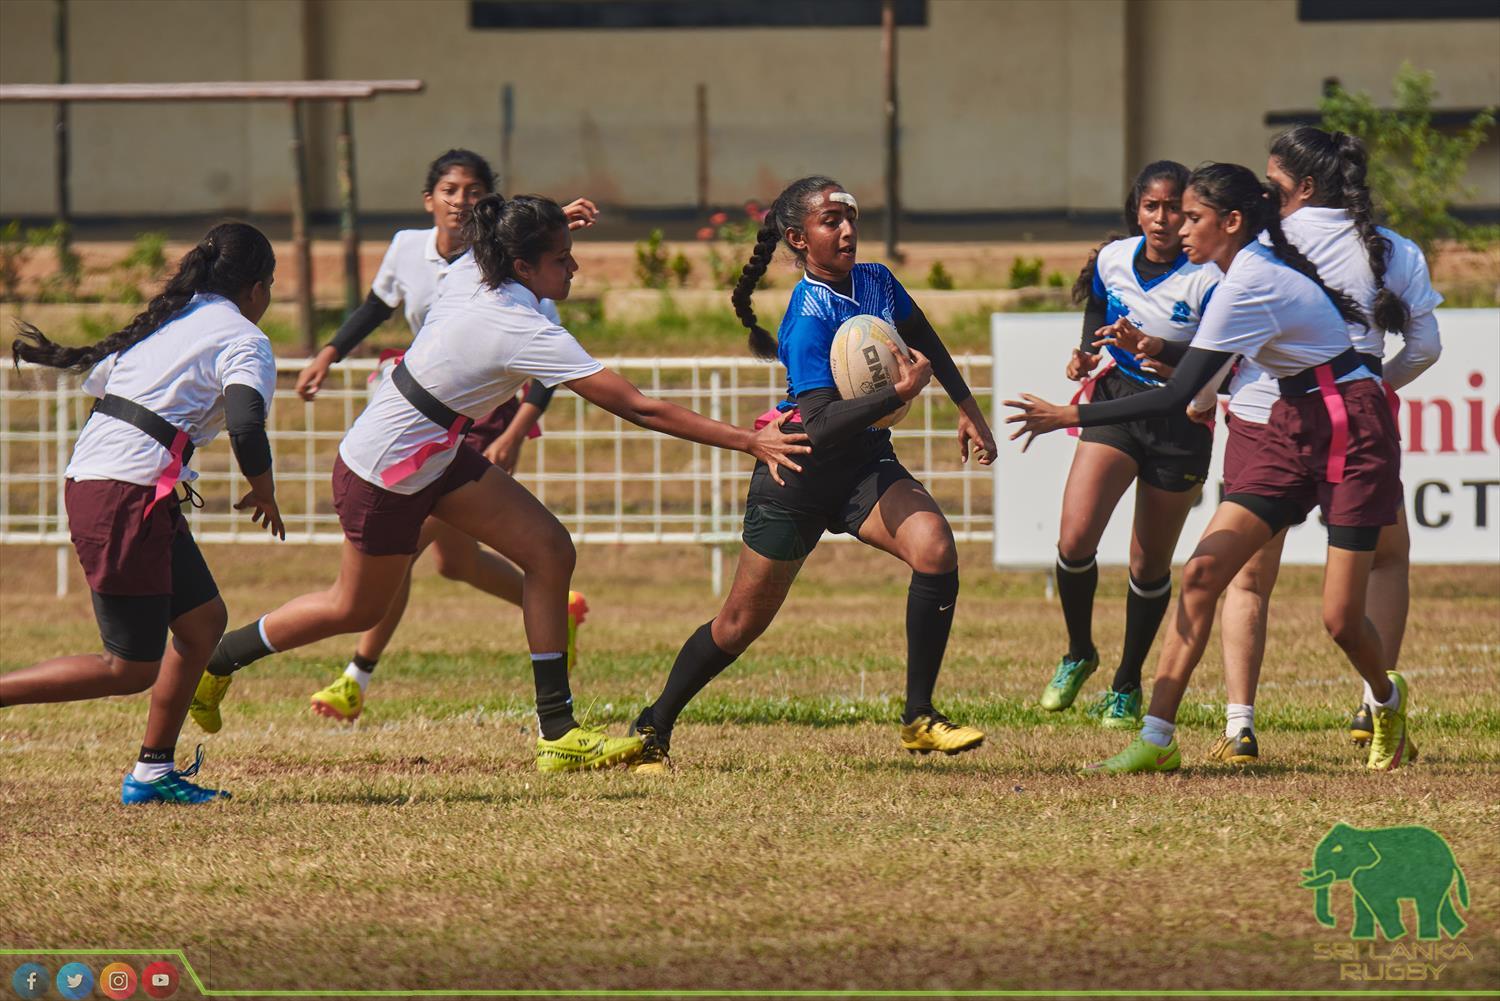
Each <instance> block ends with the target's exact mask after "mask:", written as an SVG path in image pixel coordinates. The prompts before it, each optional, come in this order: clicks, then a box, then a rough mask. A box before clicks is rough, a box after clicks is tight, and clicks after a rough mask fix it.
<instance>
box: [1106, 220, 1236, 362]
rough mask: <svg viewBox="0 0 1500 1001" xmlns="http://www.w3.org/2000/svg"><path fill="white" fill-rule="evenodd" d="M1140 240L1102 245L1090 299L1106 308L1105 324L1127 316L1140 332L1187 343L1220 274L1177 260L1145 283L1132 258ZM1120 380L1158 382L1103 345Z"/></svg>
mask: <svg viewBox="0 0 1500 1001" xmlns="http://www.w3.org/2000/svg"><path fill="white" fill-rule="evenodd" d="M1145 242H1146V238H1145V237H1144V236H1132V237H1129V238H1127V239H1124V240H1115V241H1114V242H1113V243H1108V244H1105V245H1104V246H1103V247H1101V248H1100V250H1099V255H1098V257H1096V258H1095V260H1094V295H1095V296H1096V297H1098V298H1099V299H1101V300H1103V302H1104V303H1105V306H1106V310H1105V318H1104V322H1105V323H1114V322H1115V321H1116V320H1118V319H1119V318H1120V317H1122V316H1123V317H1125V318H1126V319H1128V320H1130V322H1131V323H1133V324H1135V325H1136V326H1137V327H1139V328H1140V329H1141V332H1142V333H1146V334H1150V335H1151V336H1152V337H1160V338H1161V339H1162V340H1164V341H1190V340H1192V339H1193V334H1194V333H1196V332H1197V330H1198V322H1199V321H1200V320H1201V319H1203V311H1204V309H1206V308H1207V307H1208V300H1209V299H1210V297H1212V296H1213V293H1214V287H1215V286H1216V285H1218V283H1219V279H1221V278H1222V277H1224V276H1223V274H1222V273H1221V272H1220V271H1219V269H1218V268H1217V267H1216V266H1215V265H1213V264H1192V263H1190V262H1189V261H1188V259H1187V255H1186V254H1180V255H1178V258H1177V260H1175V261H1173V262H1172V265H1171V270H1169V271H1168V272H1167V273H1166V274H1164V275H1161V276H1160V277H1157V278H1151V279H1144V278H1142V277H1141V274H1140V272H1139V271H1137V270H1136V267H1135V260H1136V255H1137V254H1138V253H1139V252H1140V250H1141V247H1142V246H1143V245H1144V244H1145ZM1107 350H1108V351H1109V353H1110V355H1111V357H1113V358H1114V362H1115V366H1116V367H1117V368H1118V369H1119V370H1120V373H1121V374H1122V375H1126V376H1129V377H1130V378H1132V379H1134V380H1135V381H1137V382H1142V383H1145V384H1147V385H1150V386H1160V385H1161V384H1162V383H1161V381H1160V380H1158V379H1156V378H1154V377H1153V376H1150V375H1147V374H1146V373H1145V372H1143V371H1141V366H1140V363H1139V362H1137V361H1136V360H1135V356H1134V355H1132V354H1130V352H1128V351H1122V350H1120V349H1119V348H1117V347H1115V346H1114V345H1113V344H1111V345H1108V346H1107Z"/></svg>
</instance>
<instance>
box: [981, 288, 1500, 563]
mask: <svg viewBox="0 0 1500 1001" xmlns="http://www.w3.org/2000/svg"><path fill="white" fill-rule="evenodd" d="M1437 316H1438V326H1439V329H1440V330H1441V331H1442V338H1443V356H1442V358H1440V359H1439V360H1438V362H1437V364H1436V365H1434V366H1433V367H1432V368H1430V369H1428V370H1427V371H1426V372H1425V373H1423V374H1422V376H1421V377H1420V378H1418V379H1417V380H1416V381H1415V382H1413V383H1412V384H1411V385H1410V386H1408V387H1407V388H1406V391H1405V392H1403V393H1402V397H1401V411H1400V416H1399V423H1400V426H1401V450H1402V455H1401V478H1402V480H1403V481H1404V482H1405V484H1406V514H1407V519H1408V523H1409V524H1410V526H1411V537H1412V554H1411V555H1412V562H1414V563H1500V310H1495V309H1444V310H1439V311H1438V314H1437ZM1082 326H1083V317H1082V315H1081V314H1078V313H996V314H994V316H993V317H992V318H991V321H990V340H991V344H992V353H993V356H994V365H995V367H994V384H995V412H994V414H993V415H992V419H993V421H994V426H995V432H996V435H997V437H999V438H1000V441H1001V448H1000V458H999V459H997V460H996V462H995V465H994V467H993V469H994V474H995V564H996V566H1005V567H1033V566H1051V565H1052V563H1053V561H1054V560H1055V559H1056V558H1057V528H1058V517H1059V513H1060V511H1061V506H1062V495H1063V484H1064V481H1065V480H1066V479H1067V475H1068V466H1069V464H1070V463H1071V462H1072V460H1073V448H1074V444H1075V443H1076V442H1077V440H1078V439H1076V438H1073V437H1070V436H1068V435H1066V434H1064V433H1063V432H1060V431H1058V432H1054V433H1052V434H1049V435H1044V436H1043V437H1041V438H1038V439H1037V440H1036V441H1035V442H1033V443H1032V445H1031V448H1030V449H1029V450H1028V451H1027V452H1026V454H1025V455H1022V454H1021V446H1020V442H1010V441H1007V440H1006V438H1008V437H1009V433H1010V432H1009V431H1005V430H1003V429H1004V428H1005V424H1004V420H1005V417H1006V416H1008V414H1009V413H1012V412H1013V411H1008V410H1007V409H1006V408H1005V407H1004V405H1003V402H1002V401H1004V400H1008V399H1015V398H1016V397H1017V395H1018V394H1019V393H1021V392H1029V393H1032V394H1034V395H1037V396H1040V397H1042V398H1043V399H1047V400H1051V401H1052V402H1054V403H1062V402H1066V401H1067V400H1069V399H1071V398H1072V396H1073V393H1074V392H1076V391H1077V389H1078V386H1077V384H1076V383H1072V382H1069V381H1068V380H1067V379H1066V378H1064V377H1063V366H1064V365H1066V364H1067V360H1068V352H1069V350H1070V349H1071V348H1072V347H1073V346H1074V345H1076V344H1077V343H1078V341H1079V335H1080V333H1081V331H1082ZM1392 346H1393V348H1394V339H1393V342H1392ZM1224 438H1225V434H1224V430H1223V427H1222V426H1221V427H1220V428H1219V429H1218V430H1217V432H1216V433H1215V435H1214V461H1213V465H1212V467H1210V472H1209V482H1208V485H1207V486H1206V487H1205V488H1204V491H1203V493H1204V496H1203V498H1202V499H1200V500H1199V502H1198V505H1197V506H1196V507H1195V508H1194V509H1193V512H1192V514H1190V515H1189V516H1188V522H1187V526H1186V527H1185V528H1184V529H1183V530H1182V539H1181V540H1180V541H1179V543H1178V545H1177V555H1176V560H1177V562H1178V563H1181V562H1183V561H1184V560H1186V559H1187V557H1188V556H1189V555H1191V553H1192V551H1193V547H1194V546H1195V545H1196V544H1197V541H1198V538H1199V536H1200V535H1201V534H1202V532H1203V529H1204V528H1205V527H1206V526H1207V524H1208V519H1209V516H1210V515H1211V514H1212V513H1213V508H1214V507H1215V506H1216V503H1217V501H1218V498H1219V496H1220V494H1221V492H1222V490H1223V481H1222V479H1221V478H1220V473H1221V470H1222V469H1223V459H1224ZM1133 505H1134V495H1133V493H1131V492H1127V493H1126V495H1125V497H1123V498H1122V499H1121V501H1120V506H1119V509H1118V510H1117V511H1116V512H1115V516H1114V517H1113V518H1112V519H1110V523H1109V529H1108V530H1107V531H1106V532H1105V533H1104V539H1103V541H1101V542H1100V544H1099V562H1100V563H1102V564H1106V565H1115V566H1120V565H1124V564H1125V563H1127V562H1128V558H1129V546H1130V524H1131V511H1132V508H1133ZM1326 547H1327V534H1326V531H1325V530H1324V529H1323V527H1322V525H1321V524H1320V523H1319V521H1318V517H1317V514H1316V512H1315V513H1314V514H1313V515H1312V516H1311V517H1309V518H1308V520H1307V522H1306V523H1304V524H1303V525H1301V526H1299V527H1297V528H1294V529H1292V531H1291V532H1290V533H1289V534H1288V537H1287V544H1286V554H1285V561H1286V562H1288V563H1306V564H1322V563H1323V562H1324V557H1325V550H1326Z"/></svg>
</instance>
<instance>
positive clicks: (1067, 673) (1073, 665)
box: [1052, 657, 1083, 688]
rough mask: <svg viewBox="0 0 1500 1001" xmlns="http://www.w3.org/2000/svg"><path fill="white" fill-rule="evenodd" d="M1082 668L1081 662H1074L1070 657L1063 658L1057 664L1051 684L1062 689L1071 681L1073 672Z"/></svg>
mask: <svg viewBox="0 0 1500 1001" xmlns="http://www.w3.org/2000/svg"><path fill="white" fill-rule="evenodd" d="M1082 666H1083V661H1081V660H1074V659H1073V658H1072V657H1064V658H1063V659H1062V660H1061V661H1059V662H1058V664H1057V672H1056V673H1055V674H1053V675H1052V684H1053V685H1054V686H1055V687H1057V688H1062V687H1063V686H1064V685H1066V684H1067V683H1068V682H1069V681H1070V680H1072V677H1073V674H1074V672H1076V671H1077V670H1078V669H1079V668H1080V667H1082Z"/></svg>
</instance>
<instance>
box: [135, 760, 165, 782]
mask: <svg viewBox="0 0 1500 1001" xmlns="http://www.w3.org/2000/svg"><path fill="white" fill-rule="evenodd" d="M171 770H172V762H170V761H163V762H162V763H160V764H147V763H146V762H144V761H137V762H136V763H135V768H133V769H132V770H131V772H130V774H131V775H133V776H135V780H136V781H137V782H155V781H156V780H157V779H159V778H161V777H162V776H163V775H165V774H167V773H168V772H170V771H171Z"/></svg>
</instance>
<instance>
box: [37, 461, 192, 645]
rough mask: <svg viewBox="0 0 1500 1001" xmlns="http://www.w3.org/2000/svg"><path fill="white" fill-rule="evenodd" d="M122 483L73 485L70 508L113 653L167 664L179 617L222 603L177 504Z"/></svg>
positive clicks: (66, 498) (66, 490) (68, 490)
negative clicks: (148, 509) (171, 625)
mask: <svg viewBox="0 0 1500 1001" xmlns="http://www.w3.org/2000/svg"><path fill="white" fill-rule="evenodd" d="M155 495H156V488H155V487H154V486H150V487H143V486H140V485H138V484H135V483H122V482H120V481H119V480H68V481H67V482H66V484H65V485H64V486H63V502H64V503H65V504H66V505H67V508H68V530H69V531H70V532H71V533H72V536H73V548H74V549H75V550H76V551H77V553H78V562H79V563H81V564H82V565H83V575H84V577H85V578H86V579H87V580H88V582H89V589H90V590H92V591H93V593H94V617H95V618H96V619H97V620H98V622H99V635H100V637H101V638H102V639H103V641H104V647H105V649H106V650H108V651H109V652H110V653H113V654H115V655H117V656H120V657H123V658H124V659H126V660H136V661H152V660H160V659H161V656H162V654H163V652H164V651H165V648H166V642H167V628H168V625H169V623H171V622H174V621H176V619H177V617H178V616H180V615H183V614H185V613H187V612H191V611H192V610H193V609H195V608H198V607H199V606H201V605H203V604H205V603H207V602H209V601H212V600H213V599H215V598H217V597H218V596H219V586H218V584H216V583H215V582H214V577H213V574H212V573H210V572H209V569H208V564H207V563H206V562H205V561H204V559H203V554H202V553H201V552H200V551H199V550H198V544H197V543H196V542H194V541H193V534H192V533H191V532H190V531H188V527H187V521H186V519H184V518H183V517H182V509H181V506H180V505H179V503H178V500H177V498H176V497H164V498H162V500H161V502H160V503H159V504H157V505H156V506H155V507H154V508H152V509H151V514H150V516H145V511H146V506H147V505H148V504H150V503H151V498H152V497H154V496H155Z"/></svg>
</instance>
